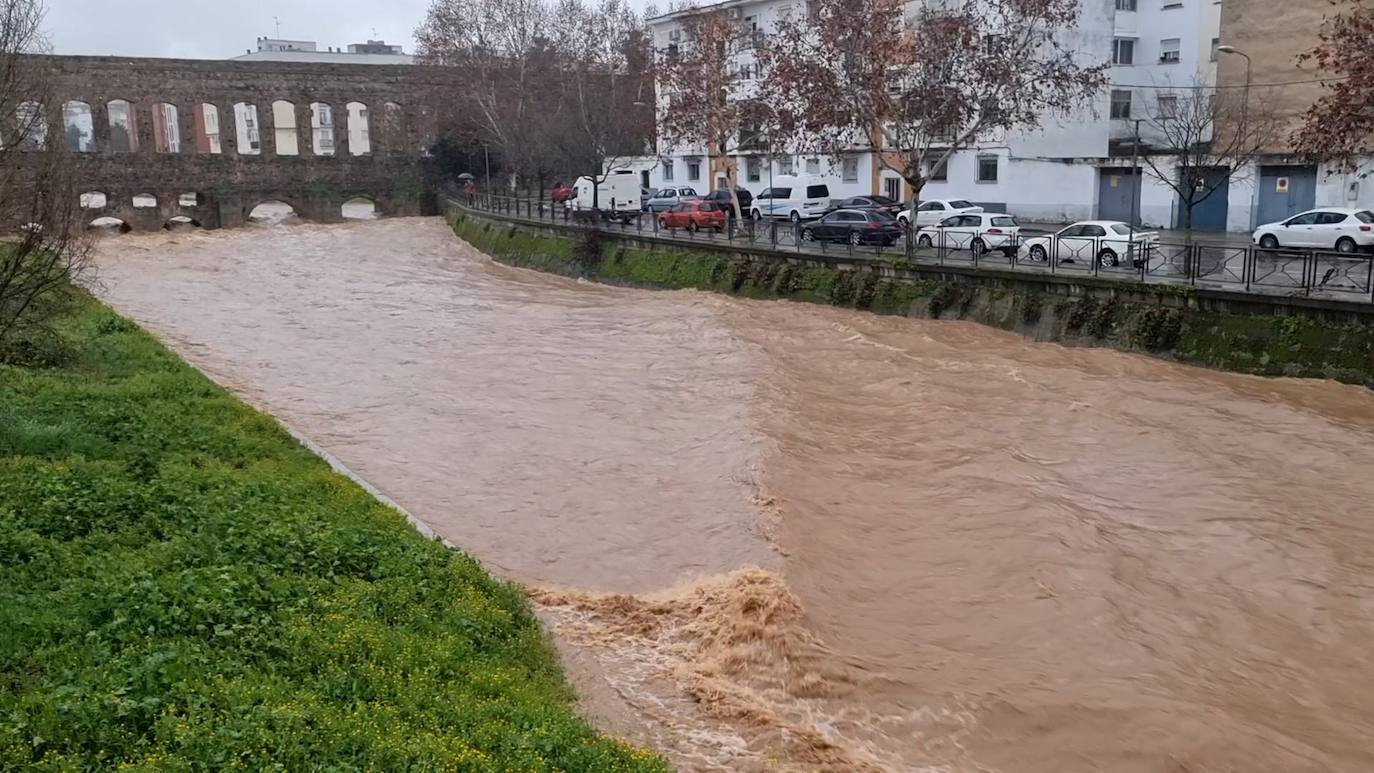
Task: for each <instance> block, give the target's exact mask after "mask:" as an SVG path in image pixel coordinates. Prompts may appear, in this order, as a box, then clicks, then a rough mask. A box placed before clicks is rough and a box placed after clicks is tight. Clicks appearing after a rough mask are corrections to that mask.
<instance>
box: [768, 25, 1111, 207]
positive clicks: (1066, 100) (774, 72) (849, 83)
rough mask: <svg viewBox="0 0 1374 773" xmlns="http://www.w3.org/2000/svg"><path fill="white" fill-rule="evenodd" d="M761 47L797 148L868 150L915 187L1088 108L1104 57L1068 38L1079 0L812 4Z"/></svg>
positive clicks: (1102, 75) (1102, 76) (772, 91)
mask: <svg viewBox="0 0 1374 773" xmlns="http://www.w3.org/2000/svg"><path fill="white" fill-rule="evenodd" d="M808 9H809V13H807V14H803V15H794V16H791V17H788V18H784V19H783V20H782V21H781V22H780V23H779V25H778V28H777V31H776V33H775V34H774V35H772V36H771V37H770V42H769V43H768V44H766V45H765V46H764V47H763V49H762V50H761V52H760V58H761V62H762V64H763V68H764V71H765V73H766V86H765V88H764V91H765V93H767V94H768V95H769V98H770V99H771V100H774V101H775V104H776V105H777V107H778V114H779V122H780V126H781V129H782V130H783V131H785V132H786V133H787V134H788V135H789V136H790V137H791V138H792V142H793V143H794V145H795V146H796V147H797V148H799V149H806V150H812V151H818V152H825V153H828V154H830V155H832V156H834V155H837V154H839V153H841V152H843V151H846V150H855V149H871V150H873V151H875V154H876V156H877V158H878V160H879V163H880V164H881V165H882V166H883V167H884V168H887V169H889V170H891V171H893V172H896V173H897V174H899V175H900V176H901V177H902V179H903V180H905V181H906V183H907V184H908V185H909V186H910V187H911V190H912V194H913V196H912V200H911V212H912V217H913V219H914V217H915V210H916V207H917V204H918V202H919V200H920V196H921V191H922V189H923V188H924V186H925V183H926V180H927V179H928V177H929V175H930V173H931V172H932V171H934V170H936V169H938V168H940V167H942V166H943V165H944V164H945V163H946V162H947V161H948V160H949V158H950V157H951V156H952V155H954V154H955V153H956V152H958V151H959V150H961V149H964V148H967V147H970V146H973V145H975V144H976V143H977V142H978V141H980V140H986V139H990V138H994V137H997V136H998V135H1000V134H1005V133H1007V132H1010V131H1013V130H1024V129H1033V128H1036V127H1038V126H1039V125H1040V122H1041V121H1042V120H1044V119H1045V118H1047V117H1050V116H1054V115H1056V114H1058V115H1064V114H1070V113H1073V112H1076V111H1083V110H1085V106H1089V107H1088V108H1086V109H1089V110H1090V109H1091V107H1090V106H1091V105H1092V104H1093V102H1094V100H1095V99H1096V98H1097V96H1098V95H1099V94H1100V92H1101V90H1102V88H1103V86H1104V84H1105V83H1106V69H1107V66H1106V63H1105V62H1103V61H1101V60H1096V61H1092V62H1085V61H1082V60H1081V57H1080V56H1079V55H1077V54H1075V50H1074V46H1073V45H1072V44H1071V41H1070V40H1069V38H1070V37H1071V35H1072V34H1073V32H1074V29H1075V28H1076V27H1077V24H1078V13H1079V10H1080V7H1079V2H1078V0H944V1H943V2H932V3H928V4H923V5H922V6H921V8H920V9H919V10H917V11H916V12H915V13H914V14H912V15H910V16H908V13H907V2H906V0H811V2H810V3H809V4H808Z"/></svg>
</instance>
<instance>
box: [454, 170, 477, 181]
mask: <svg viewBox="0 0 1374 773" xmlns="http://www.w3.org/2000/svg"><path fill="white" fill-rule="evenodd" d="M458 179H459V180H474V179H476V178H474V177H473V176H472V175H471V174H469V173H468V172H463V173H462V174H460V175H458Z"/></svg>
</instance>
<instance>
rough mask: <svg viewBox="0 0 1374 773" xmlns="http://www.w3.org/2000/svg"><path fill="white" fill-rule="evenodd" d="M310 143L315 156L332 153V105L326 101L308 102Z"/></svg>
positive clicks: (330, 154)
mask: <svg viewBox="0 0 1374 773" xmlns="http://www.w3.org/2000/svg"><path fill="white" fill-rule="evenodd" d="M310 145H311V149H312V150H313V151H314V152H315V155H317V156H332V155H334V107H333V106H332V105H330V104H329V103H328V102H311V103H310Z"/></svg>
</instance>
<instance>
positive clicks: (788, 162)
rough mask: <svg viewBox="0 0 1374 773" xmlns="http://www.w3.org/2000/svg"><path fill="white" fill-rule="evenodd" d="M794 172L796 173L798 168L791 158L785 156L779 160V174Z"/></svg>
mask: <svg viewBox="0 0 1374 773" xmlns="http://www.w3.org/2000/svg"><path fill="white" fill-rule="evenodd" d="M794 171H796V166H795V162H794V161H793V160H792V157H791V156H783V157H782V158H780V159H778V174H792V173H793V172H794Z"/></svg>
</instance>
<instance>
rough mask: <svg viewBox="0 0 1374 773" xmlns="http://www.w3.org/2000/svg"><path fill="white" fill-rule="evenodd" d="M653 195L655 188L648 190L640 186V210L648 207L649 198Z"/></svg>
mask: <svg viewBox="0 0 1374 773" xmlns="http://www.w3.org/2000/svg"><path fill="white" fill-rule="evenodd" d="M653 195H654V189H653V188H646V187H644V186H640V188H639V208H640V209H644V207H645V205H647V204H648V203H649V198H650V197H651V196H653Z"/></svg>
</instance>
